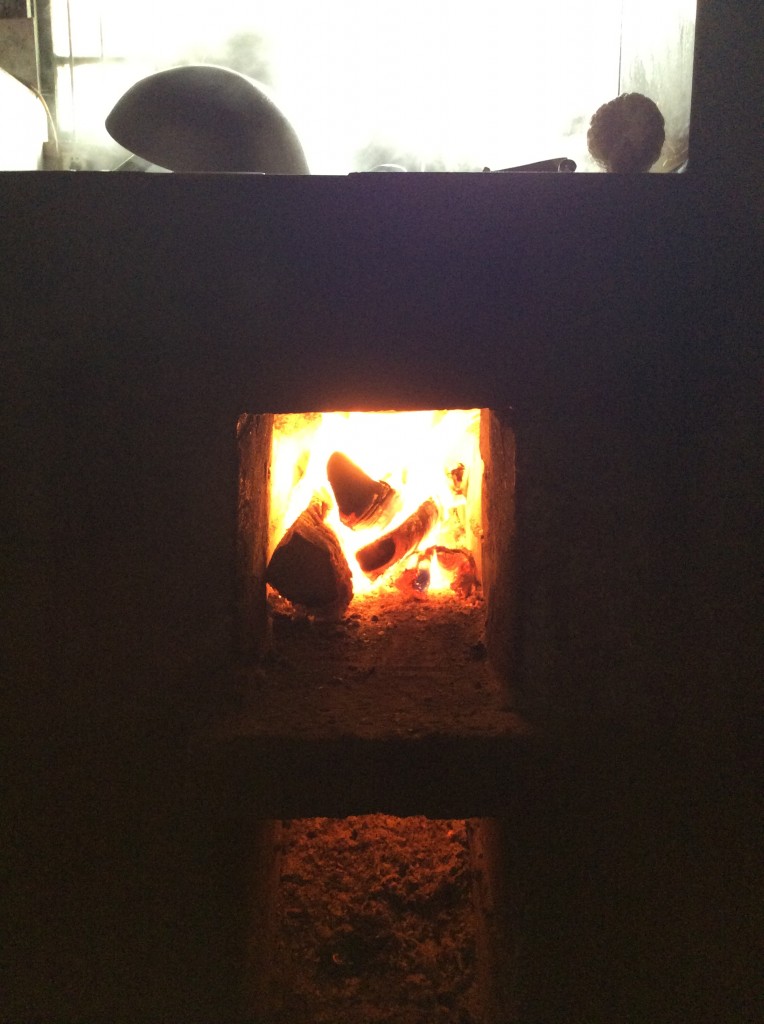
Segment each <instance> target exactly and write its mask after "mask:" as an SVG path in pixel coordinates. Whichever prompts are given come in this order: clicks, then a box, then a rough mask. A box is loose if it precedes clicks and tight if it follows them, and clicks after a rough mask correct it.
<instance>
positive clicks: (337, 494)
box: [269, 409, 483, 596]
mask: <svg viewBox="0 0 764 1024" xmlns="http://www.w3.org/2000/svg"><path fill="white" fill-rule="evenodd" d="M479 433H480V410H479V409H466V410H465V409H451V410H428V411H423V412H384V413H361V412H333V413H311V414H295V415H286V416H277V417H276V420H275V425H274V434H273V449H272V456H271V477H270V486H271V497H270V535H269V557H271V556H272V555H273V552H274V550H275V549H276V548H277V546H279V544H280V543H281V542H282V540H283V538H284V536H285V534H286V533H287V531H289V529H290V527H292V525H293V524H295V523H296V522H297V520H298V519H299V518H300V517H301V516H302V517H303V521H305V517H304V516H303V513H305V512H306V510H308V509H311V510H312V516H313V519H312V522H313V523H314V525H315V521H316V520H317V519H319V518H320V517H323V524H324V526H325V527H326V528H327V531H329V534H328V536H329V538H330V545H329V546H330V547H333V545H334V540H333V539H331V534H333V535H334V537H336V540H337V541H338V542H339V546H340V548H341V550H342V553H343V555H344V558H345V559H346V560H347V564H348V566H349V568H350V573H351V574H352V591H353V594H354V595H359V594H367V593H370V592H372V591H374V590H379V589H381V588H383V587H386V586H394V585H396V581H399V583H398V585H399V589H405V587H406V586H409V585H411V587H412V588H413V589H411V593H412V596H417V594H419V595H421V596H425V595H426V596H429V595H432V594H434V593H439V592H444V591H445V592H448V591H450V590H456V591H457V592H459V589H460V584H459V582H458V581H459V580H463V579H464V578H465V575H466V574H467V569H466V568H465V566H469V567H470V568H469V573H471V574H472V576H473V582H475V583H476V581H477V573H478V570H477V568H476V564H479V539H480V535H481V525H480V524H481V511H480V492H481V485H482V470H483V464H482V460H481V457H480V438H479ZM318 526H319V528H320V529H321V530H322V531H323V529H324V527H323V526H321V524H320V523H318ZM309 528H310V529H312V527H309ZM444 553H445V554H444ZM298 569H299V561H298ZM412 574H413V575H412ZM401 578H405V580H406V581H407V582H405V583H404V585H403V586H401V585H400V580H401ZM455 581H456V582H455ZM271 582H272V581H271ZM277 589H280V588H277ZM285 596H288V595H285Z"/></svg>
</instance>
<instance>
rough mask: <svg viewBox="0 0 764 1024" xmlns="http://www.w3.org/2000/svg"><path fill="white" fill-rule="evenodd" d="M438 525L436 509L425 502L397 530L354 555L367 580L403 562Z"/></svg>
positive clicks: (432, 504) (436, 507)
mask: <svg viewBox="0 0 764 1024" xmlns="http://www.w3.org/2000/svg"><path fill="white" fill-rule="evenodd" d="M437 521H438V506H437V505H436V504H435V502H434V501H433V500H432V499H431V498H428V499H427V501H424V502H422V504H421V505H420V506H419V508H418V509H417V510H416V512H414V513H412V514H411V515H410V516H409V517H408V519H404V521H403V522H402V523H401V524H400V526H397V527H396V528H395V529H394V530H391V532H390V533H386V534H385V535H384V537H380V538H379V540H375V541H374V542H373V543H372V544H367V545H366V547H363V548H361V549H360V551H358V552H357V553H356V559H357V560H358V564H359V565H360V566H361V568H362V569H363V571H364V573H365V574H366V575H367V576H368V577H369V579H372V580H374V579H376V578H377V576H381V575H382V573H383V572H384V571H385V570H386V569H389V568H390V566H391V565H395V563H396V562H399V561H400V560H401V558H405V557H406V555H408V554H409V552H411V551H414V549H415V548H416V547H417V546H418V545H419V544H420V543H421V541H423V540H424V538H425V537H426V536H427V534H428V533H429V532H430V530H431V529H432V528H433V526H434V525H435V524H436V523H437Z"/></svg>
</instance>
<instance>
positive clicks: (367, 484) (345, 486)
mask: <svg viewBox="0 0 764 1024" xmlns="http://www.w3.org/2000/svg"><path fill="white" fill-rule="evenodd" d="M326 475H327V476H328V478H329V483H330V484H331V488H332V491H334V497H335V498H336V499H337V507H338V508H339V513H340V520H341V521H342V522H343V523H344V524H345V526H348V527H350V529H351V530H355V529H357V528H358V527H365V526H373V525H376V526H379V527H383V526H385V525H387V523H389V522H390V520H391V519H392V517H393V515H394V514H395V512H396V511H397V510H398V508H399V507H400V498H399V495H398V492H397V491H395V490H394V489H393V488H392V487H391V486H390V485H389V484H387V483H385V481H384V480H372V478H371V477H370V476H367V475H366V473H364V471H363V470H362V469H361V468H360V466H357V465H356V464H355V462H352V461H351V460H350V459H349V458H348V457H347V455H343V454H342V452H334V453H333V454H332V455H331V456H330V457H329V461H328V462H327V464H326Z"/></svg>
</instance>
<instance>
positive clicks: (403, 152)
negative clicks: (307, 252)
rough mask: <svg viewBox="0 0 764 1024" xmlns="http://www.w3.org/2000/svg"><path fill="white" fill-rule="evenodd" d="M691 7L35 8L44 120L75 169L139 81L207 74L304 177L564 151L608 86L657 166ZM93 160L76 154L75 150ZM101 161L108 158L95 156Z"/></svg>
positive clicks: (584, 163)
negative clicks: (289, 134)
mask: <svg viewBox="0 0 764 1024" xmlns="http://www.w3.org/2000/svg"><path fill="white" fill-rule="evenodd" d="M694 6H695V5H694V0H547V2H546V3H544V2H542V3H539V4H528V3H523V4H520V3H515V2H512V0H470V2H469V3H465V2H464V0H386V2H385V3H382V4H380V3H379V2H378V0H323V2H322V3H316V2H315V0H259V2H256V3H253V2H252V0H246V2H244V0H228V3H227V4H219V5H217V6H214V7H212V8H209V7H208V8H199V7H198V6H194V5H191V6H189V4H188V3H187V2H181V0H164V2H163V3H161V4H157V3H156V0H152V2H149V0H131V2H130V3H125V2H124V0H52V5H51V11H52V38H53V50H54V54H55V61H56V66H57V82H56V89H57V96H56V99H57V118H58V123H59V129H60V131H61V132H62V135H63V137H64V138H66V139H68V140H70V141H71V142H72V143H73V145H74V150H75V152H78V151H79V152H80V153H81V154H82V155H83V158H84V160H85V162H86V165H87V161H88V160H89V159H90V160H92V159H99V160H101V161H102V162H103V163H105V165H107V166H112V165H114V164H115V163H118V162H119V159H120V155H121V151H120V150H119V149H118V147H116V145H115V144H113V143H110V141H109V139H108V136H107V134H106V132H105V129H104V127H103V123H104V119H105V117H106V115H107V114H108V112H109V110H110V109H111V107H112V106H113V105H114V103H115V102H116V101H117V99H118V98H119V97H120V96H121V95H122V93H123V92H124V91H125V90H126V89H127V88H128V87H129V86H130V85H131V84H132V83H133V82H135V81H136V80H138V79H139V78H141V77H143V76H144V75H146V74H149V73H151V72H152V71H155V70H159V69H162V68H168V67H172V66H175V65H178V64H190V63H210V64H219V65H223V66H226V67H230V68H233V69H234V70H237V71H241V72H243V73H244V74H248V75H250V76H251V77H254V78H256V79H258V80H259V81H261V82H263V83H264V84H266V85H267V86H269V88H270V90H271V92H272V95H273V97H274V99H275V100H276V102H277V103H278V104H279V105H280V106H281V108H282V110H283V111H284V113H285V114H286V115H287V116H288V117H289V119H290V120H291V122H292V124H293V125H294V127H295V130H296V131H297V134H298V136H299V137H300V140H301V142H302V144H303V147H304V149H305V152H306V155H307V158H308V164H309V166H310V168H311V171H312V172H313V173H318V174H325V173H328V174H346V173H348V172H349V171H352V170H365V169H369V168H371V167H372V166H374V165H376V164H380V163H390V162H391V163H397V164H402V165H403V166H405V167H406V168H407V169H408V170H481V169H482V168H483V167H485V166H488V167H491V168H493V169H499V168H505V167H510V166H514V165H517V164H523V163H528V162H531V161H536V160H542V159H546V158H551V157H558V156H566V157H569V158H571V159H573V160H575V161H576V162H577V164H578V166H579V170H586V169H594V167H593V164H592V162H591V160H590V158H589V156H588V154H587V149H586V131H587V128H588V124H589V121H590V119H591V116H592V114H593V113H594V111H595V110H596V109H597V108H598V107H599V106H600V105H601V104H602V103H604V102H606V101H607V100H610V99H612V98H613V97H615V96H616V95H618V94H619V92H623V91H633V90H634V91H642V92H645V93H646V94H647V95H649V96H651V98H653V99H654V100H655V101H656V102H657V103H658V104H659V106H660V107H661V110H662V111H663V113H664V116H665V118H666V127H667V144H666V147H665V148H664V153H663V155H662V158H661V161H660V162H659V164H658V165H656V168H655V169H656V170H661V169H663V170H669V169H671V166H670V165H676V164H677V163H680V162H681V161H682V160H683V159H684V158H685V157H686V146H687V135H688V129H689V100H690V86H691V77H692V50H693V39H694ZM89 153H90V154H92V153H97V154H98V156H97V158H96V157H92V156H90V157H89V156H88V154H89ZM109 154H110V155H109Z"/></svg>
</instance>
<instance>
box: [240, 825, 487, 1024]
mask: <svg viewBox="0 0 764 1024" xmlns="http://www.w3.org/2000/svg"><path fill="white" fill-rule="evenodd" d="M491 825H492V822H491V820H490V819H466V820H465V819H458V820H456V819H449V820H436V819H431V818H426V817H421V816H415V817H405V818H399V817H394V816H392V815H389V814H368V815H359V816H352V817H348V818H305V819H295V820H291V821H283V822H281V823H280V824H278V823H277V830H276V832H275V835H274V837H275V843H274V847H275V851H276V853H275V857H274V861H273V862H274V865H275V869H272V876H273V878H274V880H275V881H276V884H275V886H274V889H273V891H272V893H271V901H272V905H271V910H270V912H269V914H268V921H269V928H268V931H269V935H268V947H269V948H268V950H267V952H266V951H265V950H263V949H262V947H261V952H260V956H261V958H262V960H261V963H260V964H259V965H258V976H259V981H258V983H257V985H256V988H257V991H256V992H254V991H253V992H252V993H251V996H253V997H254V998H255V1001H256V1005H255V1006H254V1007H253V1009H255V1010H257V1011H259V1012H260V1014H261V1015H262V1014H264V1015H265V1017H266V1018H267V1020H268V1021H270V1022H272V1024H278V1022H280V1021H283V1022H285V1024H286V1022H287V1021H289V1022H290V1024H291V1022H295V1021H308V1020H311V1021H327V1022H332V1024H342V1022H344V1021H348V1022H350V1021H360V1020H368V1021H372V1020H380V1021H381V1020H400V1021H406V1022H408V1024H420V1022H421V1024H425V1022H428V1024H429V1022H430V1021H433V1020H439V1021H443V1022H447V1021H459V1022H461V1024H483V1022H487V1021H489V1020H492V1019H496V1018H495V1016H494V1014H495V1012H496V1010H497V1009H498V1007H497V1006H496V992H495V989H494V984H493V980H492V976H493V975H494V973H495V972H496V970H497V968H498V963H497V959H496V958H497V956H498V954H499V951H498V949H497V939H498V936H497V931H496V920H497V919H496V913H495V910H496V908H495V906H494V901H495V893H494V892H493V887H492V884H491V873H492V867H493V865H492V863H491V858H490V856H489V855H487V852H486V851H487V847H488V845H489V844H488V843H487V842H486V835H488V836H489V837H490V831H491ZM261 937H262V936H261ZM266 977H267V980H266ZM502 1019H504V1018H502Z"/></svg>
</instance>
